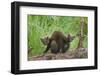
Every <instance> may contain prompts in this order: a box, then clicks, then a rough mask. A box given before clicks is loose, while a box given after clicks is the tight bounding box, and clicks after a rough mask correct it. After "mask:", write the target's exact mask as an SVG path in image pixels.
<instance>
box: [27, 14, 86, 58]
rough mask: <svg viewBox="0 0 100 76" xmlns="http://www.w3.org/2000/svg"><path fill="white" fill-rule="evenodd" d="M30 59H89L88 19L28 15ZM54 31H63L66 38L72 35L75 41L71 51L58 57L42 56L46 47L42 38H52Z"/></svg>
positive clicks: (72, 43)
mask: <svg viewBox="0 0 100 76" xmlns="http://www.w3.org/2000/svg"><path fill="white" fill-rule="evenodd" d="M27 19H28V20H27V21H28V22H27V23H28V25H27V26H28V59H29V60H45V59H46V60H51V59H71V58H87V57H88V56H87V51H88V49H87V48H88V18H87V17H78V16H43V15H28V16H27ZM54 31H61V32H63V33H64V35H65V36H67V35H68V34H71V35H72V36H75V39H74V40H73V41H72V42H71V46H70V48H69V50H68V51H67V52H66V53H65V54H64V55H62V54H61V55H60V54H58V55H57V56H55V55H52V54H50V53H48V54H47V55H45V56H42V54H43V51H44V50H45V48H46V46H45V45H43V43H42V42H41V40H40V39H41V38H43V37H47V36H48V37H50V36H51V35H52V33H53V32H54Z"/></svg>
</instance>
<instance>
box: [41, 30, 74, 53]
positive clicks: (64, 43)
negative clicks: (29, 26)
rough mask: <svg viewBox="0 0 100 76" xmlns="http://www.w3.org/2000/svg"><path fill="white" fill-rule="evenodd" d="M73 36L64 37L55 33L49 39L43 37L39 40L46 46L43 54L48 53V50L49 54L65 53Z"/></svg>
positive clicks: (58, 32)
mask: <svg viewBox="0 0 100 76" xmlns="http://www.w3.org/2000/svg"><path fill="white" fill-rule="evenodd" d="M74 38H75V37H74V36H71V35H70V34H68V35H67V37H66V36H64V34H63V33H62V32H60V31H55V32H54V33H53V34H52V36H51V38H49V37H45V38H43V39H42V38H41V41H42V43H43V44H44V45H47V47H46V49H45V51H44V54H45V53H47V52H48V50H49V49H50V50H51V53H54V54H57V53H60V52H61V53H65V52H66V51H67V50H68V49H69V47H70V42H71V41H72V40H73V39H74Z"/></svg>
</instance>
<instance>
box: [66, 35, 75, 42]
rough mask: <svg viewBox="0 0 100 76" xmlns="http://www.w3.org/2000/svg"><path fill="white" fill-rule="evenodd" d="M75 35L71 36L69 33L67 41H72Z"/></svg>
mask: <svg viewBox="0 0 100 76" xmlns="http://www.w3.org/2000/svg"><path fill="white" fill-rule="evenodd" d="M74 38H75V36H71V35H70V34H68V35H67V41H68V42H72V41H73V39H74Z"/></svg>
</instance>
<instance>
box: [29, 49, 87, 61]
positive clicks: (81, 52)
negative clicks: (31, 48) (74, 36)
mask: <svg viewBox="0 0 100 76" xmlns="http://www.w3.org/2000/svg"><path fill="white" fill-rule="evenodd" d="M82 58H88V49H87V48H79V49H75V50H70V51H67V52H66V53H64V54H62V53H59V54H52V53H46V54H45V55H39V56H32V57H29V58H28V61H35V60H58V59H82Z"/></svg>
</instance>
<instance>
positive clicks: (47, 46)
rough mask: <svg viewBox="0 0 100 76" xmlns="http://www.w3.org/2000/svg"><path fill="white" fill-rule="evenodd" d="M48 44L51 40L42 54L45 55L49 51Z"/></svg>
mask: <svg viewBox="0 0 100 76" xmlns="http://www.w3.org/2000/svg"><path fill="white" fill-rule="evenodd" d="M50 44H51V40H50V41H49V43H48V45H47V47H46V50H45V51H44V52H43V54H45V53H47V52H48V50H49V49H50Z"/></svg>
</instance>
